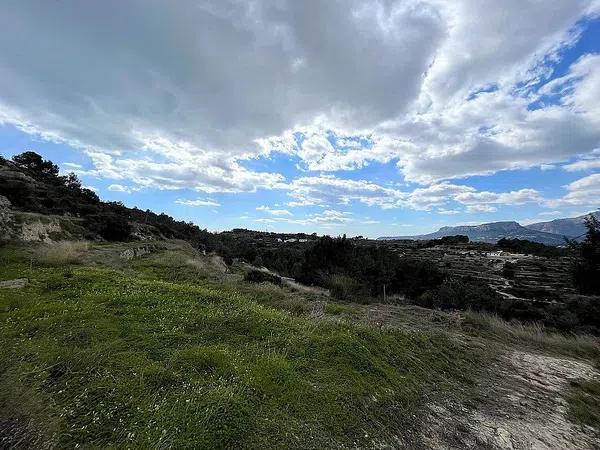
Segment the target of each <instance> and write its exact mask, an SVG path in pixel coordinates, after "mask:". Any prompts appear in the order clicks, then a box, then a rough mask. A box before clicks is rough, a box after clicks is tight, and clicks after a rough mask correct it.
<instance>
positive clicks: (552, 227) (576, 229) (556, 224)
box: [525, 212, 600, 238]
mask: <svg viewBox="0 0 600 450" xmlns="http://www.w3.org/2000/svg"><path fill="white" fill-rule="evenodd" d="M590 214H594V216H596V218H600V213H598V212H596V213H590ZM590 214H584V215H582V216H578V217H570V218H566V219H554V220H550V221H549V222H538V223H532V224H529V225H525V228H529V229H530V230H536V231H542V232H544V233H552V234H560V235H562V236H567V237H569V238H581V237H582V236H583V235H585V232H586V228H585V218H586V217H588V216H589V215H590Z"/></svg>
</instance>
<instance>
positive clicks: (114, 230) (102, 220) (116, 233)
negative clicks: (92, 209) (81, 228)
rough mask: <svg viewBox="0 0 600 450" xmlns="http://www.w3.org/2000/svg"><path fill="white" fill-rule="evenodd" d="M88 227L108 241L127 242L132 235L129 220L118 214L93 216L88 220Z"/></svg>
mask: <svg viewBox="0 0 600 450" xmlns="http://www.w3.org/2000/svg"><path fill="white" fill-rule="evenodd" d="M86 227H87V228H88V229H89V230H90V231H92V232H94V233H96V234H98V235H100V236H101V237H102V238H103V239H106V240H107V241H126V240H127V239H128V238H129V234H130V233H131V225H130V224H129V222H128V220H127V219H126V218H125V217H123V216H119V215H116V214H93V215H91V216H89V217H88V218H87V220H86Z"/></svg>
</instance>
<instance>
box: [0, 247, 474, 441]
mask: <svg viewBox="0 0 600 450" xmlns="http://www.w3.org/2000/svg"><path fill="white" fill-rule="evenodd" d="M0 252H1V253H2V255H0V262H2V261H4V262H5V263H3V264H1V265H0V279H10V278H17V277H27V278H29V279H30V283H29V285H27V287H25V288H24V289H21V290H8V289H4V290H0V420H8V419H10V420H13V421H18V423H19V424H21V426H23V427H27V435H28V436H29V438H28V439H29V441H28V442H27V444H28V445H29V446H31V447H39V446H40V445H41V443H43V442H52V443H53V444H54V445H56V446H57V447H60V448H65V447H75V446H76V445H81V446H83V447H86V448H166V447H173V448H258V447H262V448H325V447H326V448H339V447H376V446H381V445H385V444H387V445H389V446H394V445H397V441H396V439H397V438H401V439H404V440H405V442H410V436H415V435H416V434H418V433H417V432H418V430H419V425H420V421H421V420H423V419H422V418H423V417H424V416H423V414H422V410H423V408H424V406H425V404H426V403H427V402H431V401H435V400H436V399H437V400H440V401H441V400H442V399H444V398H447V397H448V396H450V395H451V396H452V397H454V398H457V399H459V398H460V397H461V396H467V395H469V392H470V390H471V389H474V385H475V383H476V378H477V377H476V374H477V371H478V370H479V367H481V365H482V362H481V361H482V359H483V358H484V356H483V355H482V354H481V353H482V350H477V349H470V348H467V347H466V346H465V345H463V344H461V343H458V342H457V341H455V340H453V339H452V338H451V337H449V336H448V335H446V334H444V333H427V334H425V333H416V332H401V331H394V330H379V329H374V328H369V327H367V326H361V325H360V324H354V325H353V324H342V323H336V322H333V321H318V320H314V319H310V318H309V317H307V316H306V315H301V314H300V315H298V314H292V313H289V312H287V311H282V310H279V309H275V308H272V307H269V306H265V305H264V304H261V303H262V302H261V297H262V296H265V295H272V296H277V295H283V296H285V293H283V294H281V293H279V292H280V291H281V290H280V291H277V292H275V291H273V292H271V293H269V292H267V291H263V290H260V289H258V290H252V289H251V288H249V287H248V288H238V287H236V286H235V285H233V284H228V283H225V282H222V283H220V282H218V281H214V280H213V281H211V280H208V279H204V278H202V277H197V276H196V274H195V270H196V269H194V268H193V267H192V269H189V271H187V270H188V269H186V272H185V274H184V275H182V276H179V275H176V274H175V273H174V272H172V271H171V270H170V269H169V268H168V267H165V264H162V265H161V264H160V263H158V262H156V261H158V260H159V259H160V258H153V257H150V258H145V259H142V260H140V262H134V263H133V266H134V267H137V269H138V270H137V271H133V270H130V269H129V270H123V271H119V270H115V269H111V268H106V267H88V266H75V265H69V266H64V267H36V266H34V265H32V264H31V262H30V259H29V257H28V256H27V254H26V253H23V252H22V251H20V250H18V251H17V250H14V249H13V248H9V249H4V250H1V251H0ZM152 261H155V262H152ZM178 264H179V263H178ZM185 267H187V266H186V265H185V264H183V263H182V265H180V266H179V268H180V269H181V270H183V268H185Z"/></svg>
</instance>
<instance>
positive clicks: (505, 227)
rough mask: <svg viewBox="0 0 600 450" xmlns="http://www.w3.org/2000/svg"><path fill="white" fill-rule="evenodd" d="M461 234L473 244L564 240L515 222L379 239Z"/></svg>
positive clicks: (438, 236) (433, 237)
mask: <svg viewBox="0 0 600 450" xmlns="http://www.w3.org/2000/svg"><path fill="white" fill-rule="evenodd" d="M457 234H462V235H465V236H468V237H469V239H470V240H471V241H473V242H490V243H496V242H497V241H498V240H499V239H502V238H509V239H527V240H528V241H533V242H539V243H542V244H547V245H562V244H564V243H565V240H564V238H563V236H562V235H560V234H555V233H547V232H544V231H539V230H534V229H530V228H526V227H523V226H521V225H520V224H519V223H517V222H492V223H484V224H481V225H461V226H456V227H442V228H440V229H439V230H438V231H436V232H434V233H429V234H421V235H417V236H395V237H380V238H378V239H381V240H392V239H412V240H419V241H420V240H429V239H439V238H442V237H444V236H454V235H457Z"/></svg>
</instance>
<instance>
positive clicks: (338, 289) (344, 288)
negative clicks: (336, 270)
mask: <svg viewBox="0 0 600 450" xmlns="http://www.w3.org/2000/svg"><path fill="white" fill-rule="evenodd" d="M327 287H328V288H329V292H330V293H331V296H332V297H333V298H337V299H339V300H350V299H352V298H353V297H354V296H355V295H356V294H357V293H358V291H359V288H360V285H359V283H358V282H357V281H356V280H355V279H354V278H351V277H349V276H346V275H341V274H333V275H329V277H328V278H327Z"/></svg>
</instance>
